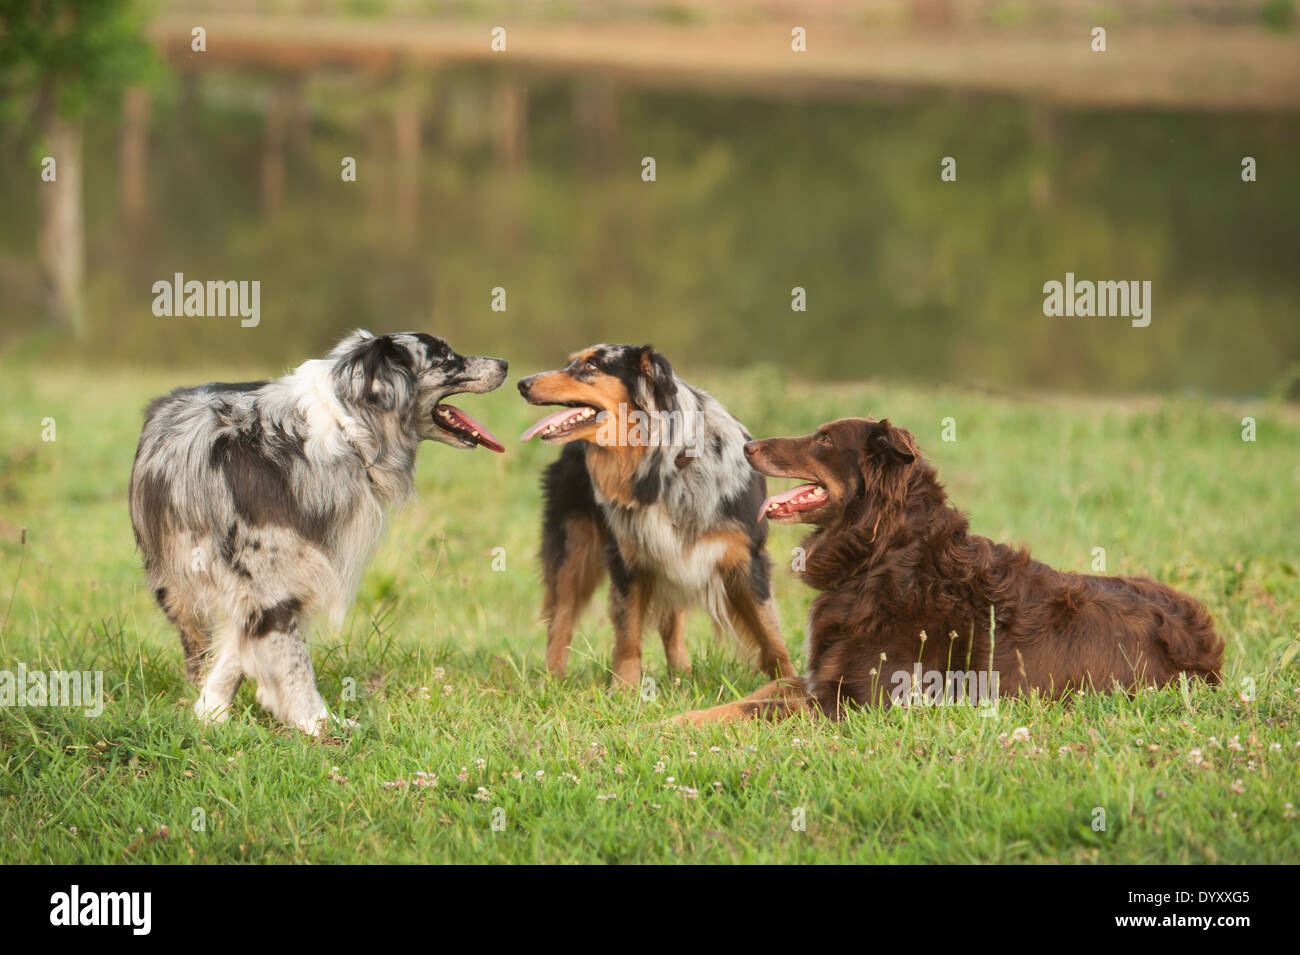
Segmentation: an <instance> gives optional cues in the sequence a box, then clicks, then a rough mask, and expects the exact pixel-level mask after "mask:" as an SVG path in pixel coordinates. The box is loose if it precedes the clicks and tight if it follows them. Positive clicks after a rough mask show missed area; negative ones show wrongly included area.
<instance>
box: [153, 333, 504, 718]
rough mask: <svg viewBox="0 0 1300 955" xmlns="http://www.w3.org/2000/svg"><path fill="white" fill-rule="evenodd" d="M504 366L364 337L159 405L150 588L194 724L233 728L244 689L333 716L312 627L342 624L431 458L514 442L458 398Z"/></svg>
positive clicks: (275, 705)
mask: <svg viewBox="0 0 1300 955" xmlns="http://www.w3.org/2000/svg"><path fill="white" fill-rule="evenodd" d="M505 375H506V363H505V362H504V361H501V360H499V359H496V358H467V357H462V356H460V355H457V354H456V353H455V352H454V351H452V350H451V348H449V347H448V346H447V343H446V342H444V341H443V340H442V339H439V338H435V337H433V336H431V335H426V334H422V333H402V334H394V335H381V336H378V337H376V336H374V335H371V334H370V333H369V332H365V331H358V332H355V333H353V334H352V335H350V336H348V337H347V338H346V339H344V340H343V341H342V342H341V343H340V344H339V345H338V346H337V347H336V348H335V349H334V350H333V351H332V352H331V353H330V354H329V356H328V357H326V358H323V359H315V360H311V361H307V362H305V363H304V364H302V365H301V366H299V367H298V368H297V369H296V370H295V371H294V372H293V373H292V374H290V375H287V376H285V377H283V378H279V379H276V380H273V381H255V382H245V383H241V384H209V385H202V386H199V387H197V388H182V389H178V390H176V391H174V392H172V393H171V394H170V395H168V396H166V397H164V398H159V399H157V400H156V401H154V402H153V403H152V404H151V405H150V406H149V408H148V409H147V411H146V413H145V424H144V430H143V432H142V434H141V436H140V445H139V448H138V450H137V451H136V457H135V465H134V468H133V469H132V473H131V485H130V506H131V523H132V526H133V528H134V530H135V536H136V541H137V543H138V544H139V546H140V550H141V551H142V552H143V554H144V564H145V572H146V576H147V579H148V583H149V587H150V588H151V589H152V591H153V593H154V596H155V597H156V599H157V601H158V604H159V605H160V606H161V607H162V609H163V611H164V612H165V613H166V614H167V616H168V618H169V619H170V620H171V622H172V623H173V624H175V625H176V627H177V629H178V630H179V631H180V636H181V644H182V647H183V650H184V654H185V666H186V673H187V676H188V677H189V679H190V680H191V681H193V682H194V683H195V684H196V685H198V686H199V687H200V693H199V697H198V700H197V701H196V703H195V705H194V709H195V712H196V713H197V714H198V715H199V716H200V717H201V718H203V719H205V720H224V719H225V718H226V716H227V710H228V707H229V705H230V703H231V701H232V700H233V698H234V695H235V691H236V690H237V689H238V687H239V684H240V682H241V681H242V680H243V678H244V677H246V676H247V677H249V678H250V679H253V680H255V681H256V682H257V699H258V702H259V703H261V704H262V705H263V706H265V707H266V708H267V709H268V710H270V711H271V713H272V714H273V715H274V716H276V717H277V718H278V719H280V720H282V721H284V722H287V723H290V724H293V725H295V726H298V727H299V728H301V729H303V730H304V731H306V732H309V733H317V732H319V731H320V729H321V727H322V721H323V720H325V719H326V717H327V716H328V712H327V710H326V707H325V703H324V701H323V700H322V699H321V696H320V693H319V692H318V691H317V688H316V681H315V674H314V672H313V669H312V664H311V657H310V656H309V654H308V651H307V646H306V644H305V642H304V639H303V634H302V628H303V626H304V621H305V620H306V619H307V617H308V615H310V614H313V613H315V612H316V611H323V612H325V613H326V614H328V616H329V618H330V620H331V622H333V623H334V624H335V625H337V624H339V623H341V621H342V618H343V616H344V614H345V613H346V612H347V609H348V607H349V606H350V605H351V603H352V600H353V598H354V596H355V594H356V590H357V587H358V585H359V583H360V578H361V573H362V570H363V569H364V567H365V564H366V561H367V559H368V557H369V555H370V553H371V550H372V548H373V547H374V545H375V543H376V541H377V540H378V538H379V536H380V532H381V531H382V529H383V526H384V521H385V515H386V513H387V511H388V509H389V508H390V507H391V506H393V505H395V504H397V503H399V502H401V501H402V500H404V499H405V498H406V497H407V496H408V495H410V493H411V491H412V487H413V477H414V470H415V456H416V450H417V448H418V446H419V444H420V442H421V441H422V440H426V439H432V440H437V441H441V442H443V443H444V444H449V445H452V446H453V447H460V448H473V447H475V446H477V445H480V444H481V445H483V446H485V447H489V448H491V449H493V450H500V449H501V447H500V444H499V443H497V442H496V440H495V439H494V438H492V436H491V435H490V434H489V433H488V432H487V431H486V430H485V429H483V428H482V426H481V425H479V424H478V423H477V422H475V421H474V420H473V419H472V418H470V417H469V416H468V415H466V414H465V413H464V412H462V411H460V410H459V409H456V408H454V407H452V406H451V405H446V404H443V403H442V399H443V398H444V397H446V396H448V395H452V394H456V393H461V392H475V393H481V392H487V391H491V390H492V389H494V388H496V387H498V386H499V385H500V384H501V382H502V381H503V380H504V379H505Z"/></svg>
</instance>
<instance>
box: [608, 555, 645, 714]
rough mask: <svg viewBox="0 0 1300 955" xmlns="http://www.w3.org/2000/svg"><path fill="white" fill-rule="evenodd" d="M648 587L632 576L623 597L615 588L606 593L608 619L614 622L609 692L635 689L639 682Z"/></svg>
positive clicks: (643, 579) (643, 580) (642, 578)
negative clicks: (608, 598) (612, 671)
mask: <svg viewBox="0 0 1300 955" xmlns="http://www.w3.org/2000/svg"><path fill="white" fill-rule="evenodd" d="M649 602H650V586H649V583H648V582H647V581H646V580H645V578H644V577H641V576H635V577H633V578H632V582H631V584H630V586H629V588H628V593H627V594H626V595H624V594H620V593H619V592H618V589H617V588H611V590H610V617H611V618H613V621H614V661H613V669H614V675H613V677H612V678H611V680H610V688H611V689H615V690H617V689H626V688H628V687H636V686H637V685H638V684H640V682H641V634H642V627H643V625H644V621H645V610H646V606H647V605H648V604H649Z"/></svg>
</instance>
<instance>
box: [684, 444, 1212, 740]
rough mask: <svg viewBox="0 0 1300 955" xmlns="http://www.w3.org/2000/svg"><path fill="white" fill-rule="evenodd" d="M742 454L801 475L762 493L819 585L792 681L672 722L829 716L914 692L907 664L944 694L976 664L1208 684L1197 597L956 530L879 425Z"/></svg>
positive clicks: (1027, 684)
mask: <svg viewBox="0 0 1300 955" xmlns="http://www.w3.org/2000/svg"><path fill="white" fill-rule="evenodd" d="M745 454H746V456H747V457H748V458H749V461H750V463H751V464H752V465H753V466H754V468H755V469H756V470H758V471H761V472H762V473H764V474H767V475H770V476H772V477H783V478H795V479H798V480H800V481H805V482H808V483H806V484H802V485H800V486H799V487H796V488H794V489H793V490H791V491H787V492H785V493H784V494H779V495H776V496H774V497H770V498H768V499H767V500H766V501H764V502H763V514H764V516H766V517H767V518H769V519H771V520H775V521H780V522H781V523H790V524H794V523H802V524H813V525H815V526H816V528H817V529H816V530H815V531H814V532H813V533H812V535H811V536H810V537H809V538H808V540H807V541H806V542H805V545H804V546H805V548H806V554H807V558H806V560H807V562H806V568H805V570H804V572H803V579H804V582H805V583H807V584H808V585H809V586H811V587H814V588H816V589H817V590H820V591H821V594H820V595H819V596H818V597H817V599H816V600H814V601H813V605H812V610H811V612H810V614H809V626H808V639H809V644H808V646H809V649H808V670H807V677H806V679H805V681H804V683H803V684H800V683H798V681H790V680H784V681H777V682H776V683H772V684H769V685H768V686H766V687H764V688H763V689H761V690H759V691H758V692H757V693H755V694H753V695H751V696H749V697H746V698H745V699H744V700H742V701H740V702H737V703H729V704H725V705H723V706H717V707H713V708H712V709H708V710H697V711H695V712H692V713H686V714H683V715H682V716H679V717H677V721H678V722H686V723H702V722H711V721H714V720H720V719H734V718H738V717H743V716H754V715H767V716H771V717H776V716H782V715H787V714H789V713H791V712H794V711H796V710H800V709H805V708H809V707H812V708H815V709H820V710H821V711H823V712H824V713H826V714H827V715H828V716H830V717H831V718H833V719H838V718H839V717H840V715H841V713H842V707H843V706H844V704H846V703H855V704H859V705H864V706H865V705H873V704H884V705H888V704H890V703H894V702H901V701H903V700H904V699H908V698H910V699H915V698H916V697H915V695H914V694H916V693H917V692H918V690H919V687H917V686H916V683H917V682H919V680H918V677H919V676H920V675H921V674H922V673H927V674H937V675H939V676H940V677H941V681H939V680H936V681H934V685H941V686H942V687H943V690H944V692H945V693H946V694H949V698H948V701H949V702H951V701H952V699H951V695H950V691H951V689H952V688H954V687H956V688H957V689H958V701H960V697H961V690H962V689H964V688H966V687H967V686H970V687H977V686H982V685H983V684H981V683H980V682H979V680H978V679H972V678H978V677H979V676H980V674H979V672H978V671H985V673H986V674H988V675H989V676H993V675H996V683H995V684H994V694H995V697H996V694H998V693H1001V694H1002V695H1008V696H1015V695H1020V694H1023V693H1027V692H1029V691H1033V690H1037V691H1039V692H1040V693H1042V694H1044V695H1046V696H1048V697H1061V696H1064V695H1066V694H1068V693H1070V692H1072V691H1074V690H1078V689H1081V688H1095V689H1098V690H1111V689H1117V688H1123V689H1130V690H1131V689H1134V688H1136V687H1138V686H1153V685H1154V686H1161V685H1164V684H1165V683H1168V682H1169V681H1170V680H1173V679H1176V678H1177V677H1178V675H1179V674H1180V673H1187V674H1188V675H1190V676H1199V677H1201V678H1203V679H1205V680H1206V681H1207V682H1209V683H1218V682H1219V671H1220V668H1221V667H1222V665H1223V640H1222V639H1221V638H1220V637H1219V635H1218V634H1217V633H1216V632H1215V629H1214V623H1213V621H1211V619H1210V616H1209V614H1208V613H1207V612H1206V610H1205V608H1204V607H1202V606H1201V605H1200V604H1198V603H1197V602H1196V601H1195V600H1193V599H1192V598H1190V597H1188V596H1186V595H1185V594H1181V593H1178V592H1177V591H1175V590H1173V589H1171V588H1169V587H1167V586H1165V585H1164V584H1161V583H1158V582H1156V581H1154V580H1150V579H1149V578H1146V577H1094V576H1087V575H1084V574H1073V573H1063V572H1061V571H1057V570H1053V569H1052V568H1051V567H1048V566H1047V565H1045V564H1042V563H1039V562H1038V561H1036V560H1032V559H1030V556H1029V553H1028V551H1026V550H1024V549H1019V550H1017V549H1013V548H1011V547H1008V546H1006V545H1005V544H995V543H993V542H992V541H990V540H988V539H987V538H984V537H977V536H975V535H974V534H971V533H970V532H969V528H968V524H967V520H966V517H965V516H964V515H963V514H962V513H961V512H960V511H958V510H957V509H956V508H954V507H952V506H951V505H950V504H949V503H948V499H947V495H946V494H945V493H944V489H943V486H942V485H941V484H940V483H939V481H938V478H937V475H936V473H935V470H934V468H933V467H932V466H931V465H930V464H928V463H927V462H926V461H924V460H923V459H922V458H921V456H920V451H919V450H918V449H917V447H916V443H915V441H914V439H913V437H912V435H911V434H910V433H909V432H907V431H904V430H901V429H898V428H894V427H892V426H891V425H890V423H889V422H888V421H887V420H886V421H873V420H870V419H862V418H846V419H844V420H841V421H835V422H832V423H830V424H827V425H823V426H822V427H821V428H819V429H817V431H816V433H814V434H811V435H808V436H807V437H802V438H773V439H770V440H766V441H751V442H750V443H748V444H747V445H746V446H745ZM990 608H993V612H994V613H995V614H996V616H995V617H994V619H993V625H991V620H990ZM954 671H955V679H952V677H953V676H954ZM900 688H901V689H902V691H903V695H902V696H901V697H900V695H899V690H900Z"/></svg>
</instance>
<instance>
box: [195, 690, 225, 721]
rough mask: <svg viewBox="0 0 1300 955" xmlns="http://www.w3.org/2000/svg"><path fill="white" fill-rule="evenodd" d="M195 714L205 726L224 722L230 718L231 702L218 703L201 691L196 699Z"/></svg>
mask: <svg viewBox="0 0 1300 955" xmlns="http://www.w3.org/2000/svg"><path fill="white" fill-rule="evenodd" d="M194 715H195V716H197V717H198V719H199V722H200V723H202V724H203V725H204V726H208V725H211V724H213V723H224V722H226V720H228V719H230V704H229V703H218V702H217V701H215V700H211V699H208V698H207V697H206V696H205V695H204V694H202V693H200V694H199V698H198V699H197V700H195V701H194Z"/></svg>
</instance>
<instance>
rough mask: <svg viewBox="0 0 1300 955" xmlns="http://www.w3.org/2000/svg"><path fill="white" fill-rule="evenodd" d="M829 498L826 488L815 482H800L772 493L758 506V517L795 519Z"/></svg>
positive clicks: (820, 505)
mask: <svg viewBox="0 0 1300 955" xmlns="http://www.w3.org/2000/svg"><path fill="white" fill-rule="evenodd" d="M829 500H830V495H829V494H827V493H826V488H824V487H822V486H821V485H820V484H817V483H815V482H810V483H808V484H800V485H799V486H798V487H792V488H791V489H790V490H788V491H783V492H781V493H780V494H773V495H772V496H771V497H769V498H768V499H767V500H766V501H764V502H763V506H762V507H761V508H759V511H758V519H759V520H760V521H761V520H762V519H763V518H765V517H770V518H771V519H772V520H774V521H781V520H795V519H797V518H799V517H800V516H801V515H803V514H807V513H808V512H810V511H815V510H817V509H818V508H819V507H822V506H824V505H825V504H826V502H827V501H829Z"/></svg>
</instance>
